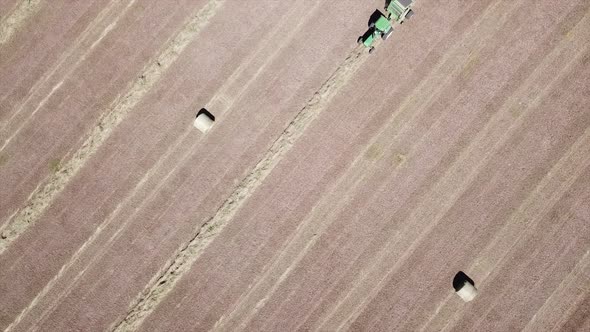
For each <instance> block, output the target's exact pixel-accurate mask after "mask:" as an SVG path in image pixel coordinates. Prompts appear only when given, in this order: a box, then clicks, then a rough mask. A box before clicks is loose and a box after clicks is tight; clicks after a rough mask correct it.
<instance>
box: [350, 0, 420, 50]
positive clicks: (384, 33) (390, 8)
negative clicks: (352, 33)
mask: <svg viewBox="0 0 590 332" xmlns="http://www.w3.org/2000/svg"><path fill="white" fill-rule="evenodd" d="M413 3H414V1H413V0H388V1H386V5H385V10H386V12H387V16H385V15H384V14H383V13H381V12H380V11H378V10H376V11H375V13H374V14H373V15H372V16H371V20H370V23H369V30H367V32H365V34H364V35H362V36H360V37H359V38H358V40H357V42H358V43H359V44H363V45H365V47H366V48H368V49H369V53H372V52H373V51H374V50H375V46H373V43H374V42H375V41H376V40H377V38H379V37H381V39H383V40H386V39H387V38H388V37H389V36H390V35H391V33H392V32H393V25H392V23H393V22H394V21H395V22H397V23H399V24H402V23H403V22H404V20H406V19H410V17H412V15H413V14H414V12H413V11H412V9H411V8H410V7H411V6H412V4H413Z"/></svg>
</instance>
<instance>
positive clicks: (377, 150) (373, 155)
mask: <svg viewBox="0 0 590 332" xmlns="http://www.w3.org/2000/svg"><path fill="white" fill-rule="evenodd" d="M382 154H383V149H382V148H381V146H380V145H379V144H378V143H375V144H373V145H371V146H370V147H369V148H368V149H367V151H366V152H365V158H366V159H368V160H377V159H379V158H380V157H381V155H382Z"/></svg>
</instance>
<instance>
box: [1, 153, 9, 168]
mask: <svg viewBox="0 0 590 332" xmlns="http://www.w3.org/2000/svg"><path fill="white" fill-rule="evenodd" d="M7 162H8V155H6V154H0V167H2V166H4V165H5V164H6V163H7Z"/></svg>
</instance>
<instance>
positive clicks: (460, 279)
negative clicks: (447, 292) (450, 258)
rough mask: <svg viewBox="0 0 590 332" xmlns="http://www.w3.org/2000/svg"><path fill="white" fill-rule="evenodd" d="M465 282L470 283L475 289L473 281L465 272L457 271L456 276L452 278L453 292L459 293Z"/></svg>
mask: <svg viewBox="0 0 590 332" xmlns="http://www.w3.org/2000/svg"><path fill="white" fill-rule="evenodd" d="M466 282H468V283H470V284H471V285H472V286H473V287H475V282H474V281H473V279H471V278H469V276H468V275H467V274H465V272H463V271H459V272H457V274H455V277H454V278H453V288H454V289H455V291H459V290H460V289H461V287H463V285H465V283H466Z"/></svg>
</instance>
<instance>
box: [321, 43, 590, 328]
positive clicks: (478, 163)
mask: <svg viewBox="0 0 590 332" xmlns="http://www.w3.org/2000/svg"><path fill="white" fill-rule="evenodd" d="M581 54H583V52H579V53H578V59H579V57H580V55H581ZM554 55H555V56H557V54H554ZM573 62H575V61H574V60H572V61H571V62H570V65H571V64H572V63H573ZM561 76H563V73H562V74H561V75H558V76H556V77H552V81H550V82H548V83H547V85H545V87H544V88H545V90H544V93H541V94H540V95H538V96H537V97H536V99H534V100H536V101H537V102H538V101H539V100H540V98H541V97H542V96H543V95H545V94H547V93H548V90H547V87H550V86H552V85H554V84H555V83H556V82H557V81H558V80H559V79H560V77H561ZM527 87H528V84H525V85H523V87H522V88H521V89H520V91H522V92H530V91H527V89H526V88H527ZM516 95H518V93H517V94H516ZM515 99H516V98H513V99H511V100H509V101H508V102H507V103H505V107H504V111H503V112H500V113H498V114H496V115H495V116H494V117H493V118H492V119H491V120H490V121H489V122H488V125H487V126H486V128H484V129H483V130H482V131H481V132H480V133H479V135H478V136H477V137H476V138H475V139H474V140H473V141H472V143H471V144H470V145H469V147H467V148H466V149H465V151H464V152H463V153H462V154H461V156H460V157H459V158H458V160H457V161H456V162H455V166H454V167H453V168H451V169H449V170H448V171H447V172H445V174H444V175H443V176H442V177H441V179H440V180H439V182H438V183H437V184H436V187H435V188H434V189H433V190H432V191H431V192H430V194H429V195H430V196H432V197H427V198H425V199H424V200H423V204H428V205H433V206H434V205H436V204H431V203H432V202H437V201H440V200H441V199H443V200H444V201H443V202H441V203H440V207H439V208H438V211H434V212H433V211H430V210H428V209H419V208H417V209H415V210H416V211H420V212H418V213H414V214H412V215H411V216H410V218H411V219H412V220H434V221H436V222H434V223H433V222H431V223H429V224H428V225H426V226H425V227H424V228H423V229H420V230H419V229H413V228H411V227H410V226H411V225H416V224H420V223H418V222H417V221H415V222H406V226H405V228H404V229H403V230H402V231H401V233H400V234H402V235H399V236H398V237H396V240H394V241H391V242H389V243H388V244H387V246H386V247H385V248H383V249H382V250H381V254H380V255H379V256H378V257H377V258H376V261H377V262H378V263H376V264H375V265H373V266H372V267H371V268H369V269H368V270H367V271H363V273H361V275H363V276H364V277H366V276H368V275H369V274H375V273H377V271H387V273H386V274H385V275H383V277H380V278H378V279H379V280H381V281H380V283H379V285H378V286H375V287H373V286H372V285H366V284H362V283H361V282H360V281H359V282H356V283H354V284H355V285H357V286H355V289H353V290H352V291H351V293H349V294H348V295H347V296H346V298H345V299H344V300H343V301H348V302H349V305H351V306H352V305H353V304H352V301H353V299H358V298H363V299H364V300H363V304H359V305H358V306H357V307H358V308H360V307H362V306H365V305H367V303H368V300H369V299H370V298H372V297H373V296H374V294H376V293H377V292H378V290H379V289H380V288H381V287H382V284H383V283H384V282H385V280H386V278H387V276H388V275H390V274H391V273H392V272H393V271H394V270H395V269H396V268H397V267H398V266H399V265H400V264H401V263H402V262H403V261H404V260H405V259H406V258H407V257H408V256H409V255H410V254H411V253H412V252H413V250H414V249H415V248H416V247H417V246H418V243H419V242H420V241H421V239H422V238H424V237H425V236H426V235H427V234H428V233H429V232H430V230H431V229H432V227H434V226H435V225H436V223H437V222H438V220H439V219H440V218H441V216H442V215H444V213H445V212H446V210H448V208H449V206H450V205H452V204H453V202H454V201H455V200H456V199H457V198H458V197H459V196H460V195H461V194H462V192H463V190H464V187H463V184H465V183H469V182H470V181H471V180H472V179H473V178H474V177H475V176H476V175H477V173H478V172H479V169H480V168H481V167H482V166H483V165H484V164H485V163H486V162H487V160H488V159H489V157H490V155H491V154H492V153H493V152H494V151H496V150H497V149H498V148H499V147H500V146H501V145H502V144H504V142H505V141H506V139H507V138H508V137H509V136H510V133H511V132H513V131H514V130H516V129H517V128H519V127H520V125H522V123H523V119H524V117H523V115H524V114H526V113H524V114H521V115H520V117H519V118H518V120H517V121H516V122H515V123H513V124H511V125H510V128H508V129H506V130H502V132H504V133H505V134H504V135H503V138H502V139H500V140H498V141H490V140H491V139H492V138H493V137H491V136H490V132H493V131H498V130H499V129H501V128H496V129H494V127H495V125H496V124H498V123H499V122H500V121H502V116H505V115H506V113H509V111H510V107H511V106H512V105H513V104H514V101H515ZM534 100H533V103H531V106H530V107H529V108H528V109H527V111H528V112H530V111H531V109H533V108H534V107H533V106H532V105H534V104H535V101H534ZM482 140H483V141H484V142H486V141H488V143H486V145H487V144H491V145H490V148H489V149H486V151H482V149H480V148H478V146H480V144H482V142H481V141H482ZM474 150H479V153H484V155H483V156H479V153H476V151H474ZM476 157H477V158H476ZM472 164H473V167H471V166H465V165H472ZM461 165H463V167H464V168H462V167H461ZM467 169H470V170H471V171H469V174H467V175H464V176H459V173H460V172H462V170H463V171H465V170H467ZM458 183H459V184H461V185H458ZM441 187H443V188H446V189H441ZM452 188H453V189H452ZM460 188H463V189H460ZM441 192H444V193H449V192H453V195H452V196H451V197H444V198H441V197H440V196H439V195H437V193H441ZM428 202H430V204H429V203H428ZM408 225H410V226H408ZM408 233H410V234H408ZM405 238H415V239H416V240H415V241H414V242H413V243H412V244H411V245H410V246H409V247H408V248H407V250H404V248H399V247H397V246H400V245H401V244H400V243H399V242H398V241H402V240H403V239H405ZM395 252H403V253H404V254H403V256H402V257H400V258H399V259H398V260H396V264H395V265H393V266H391V264H388V263H386V262H391V259H392V258H391V257H387V253H395ZM380 266H381V267H382V269H380V268H379V267H380ZM380 275H381V274H380ZM361 286H362V287H361ZM360 288H362V289H360ZM352 293H356V296H354V294H352ZM359 294H368V295H366V296H360V295H359ZM341 305H343V304H339V305H338V306H341ZM335 311H337V308H335ZM347 311H349V315H351V316H350V317H349V319H348V320H347V322H351V321H353V320H354V319H356V315H359V314H360V309H359V310H353V309H351V308H349V310H347ZM335 315H336V312H334V313H332V314H331V317H334V316H335ZM326 319H330V318H329V317H327V318H326ZM345 323H346V322H343V324H345ZM322 326H323V325H322ZM339 328H343V326H342V325H340V327H339Z"/></svg>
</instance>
